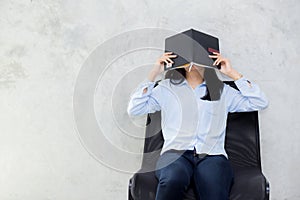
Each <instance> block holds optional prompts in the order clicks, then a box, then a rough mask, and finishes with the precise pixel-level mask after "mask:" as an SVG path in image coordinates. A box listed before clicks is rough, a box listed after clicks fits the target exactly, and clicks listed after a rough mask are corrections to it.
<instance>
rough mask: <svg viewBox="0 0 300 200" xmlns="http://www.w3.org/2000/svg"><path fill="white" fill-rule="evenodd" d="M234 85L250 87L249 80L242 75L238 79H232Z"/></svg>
mask: <svg viewBox="0 0 300 200" xmlns="http://www.w3.org/2000/svg"><path fill="white" fill-rule="evenodd" d="M234 83H235V85H236V86H237V87H238V88H239V89H241V88H252V84H251V81H249V80H248V79H247V78H246V77H244V76H242V77H241V78H239V79H238V80H236V81H234Z"/></svg>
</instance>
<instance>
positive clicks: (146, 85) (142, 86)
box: [136, 79, 155, 97]
mask: <svg viewBox="0 0 300 200" xmlns="http://www.w3.org/2000/svg"><path fill="white" fill-rule="evenodd" d="M154 85H155V82H153V81H150V80H148V79H146V80H144V81H143V82H141V83H140V85H139V87H138V88H137V90H136V92H137V93H138V96H140V97H141V96H144V95H149V94H150V93H151V91H152V89H153V88H154ZM145 88H147V92H146V93H144V89H145Z"/></svg>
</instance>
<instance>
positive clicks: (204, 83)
mask: <svg viewBox="0 0 300 200" xmlns="http://www.w3.org/2000/svg"><path fill="white" fill-rule="evenodd" d="M188 84H189V83H188V82H187V80H186V79H184V81H182V82H181V83H180V84H178V85H180V86H181V85H188ZM202 85H204V86H206V81H205V80H204V81H203V82H202V83H201V84H199V85H197V87H199V86H202Z"/></svg>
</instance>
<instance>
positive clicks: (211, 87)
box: [165, 68, 224, 101]
mask: <svg viewBox="0 0 300 200" xmlns="http://www.w3.org/2000/svg"><path fill="white" fill-rule="evenodd" d="M165 78H166V79H170V82H171V83H172V84H174V85H178V84H180V83H182V82H183V81H184V80H185V79H186V71H185V69H184V68H178V69H173V70H169V71H167V73H166V75H165ZM204 80H205V81H206V89H207V90H206V91H207V92H206V94H205V95H204V96H203V97H201V99H202V100H207V101H217V100H220V97H221V94H222V92H223V86H224V84H223V82H222V81H221V80H220V79H219V78H218V76H217V74H216V72H215V70H214V69H210V68H205V71H204Z"/></svg>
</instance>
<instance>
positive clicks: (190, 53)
mask: <svg viewBox="0 0 300 200" xmlns="http://www.w3.org/2000/svg"><path fill="white" fill-rule="evenodd" d="M165 52H173V53H174V54H176V55H177V57H176V58H173V59H172V60H173V61H174V63H173V65H171V66H170V65H166V64H165V70H169V69H175V68H180V67H184V66H186V65H189V64H195V65H197V66H201V67H209V68H215V69H217V68H218V67H217V66H213V62H214V60H213V59H212V58H209V57H208V55H211V54H213V52H218V53H219V39H218V38H216V37H214V36H211V35H208V34H206V33H202V32H200V31H197V30H194V29H190V30H187V31H184V32H182V33H179V34H176V35H173V36H171V37H168V38H166V39H165Z"/></svg>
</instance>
